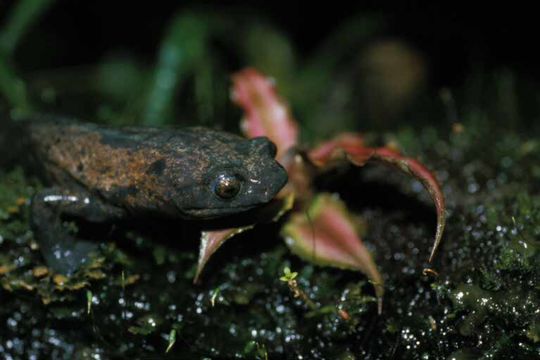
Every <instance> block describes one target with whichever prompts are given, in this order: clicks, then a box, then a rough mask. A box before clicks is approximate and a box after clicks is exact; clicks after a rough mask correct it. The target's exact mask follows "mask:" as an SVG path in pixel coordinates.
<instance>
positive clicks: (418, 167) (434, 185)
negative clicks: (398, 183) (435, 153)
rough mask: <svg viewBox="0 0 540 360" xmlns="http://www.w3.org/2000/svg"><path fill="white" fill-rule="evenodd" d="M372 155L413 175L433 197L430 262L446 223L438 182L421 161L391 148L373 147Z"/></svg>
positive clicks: (442, 197)
mask: <svg viewBox="0 0 540 360" xmlns="http://www.w3.org/2000/svg"><path fill="white" fill-rule="evenodd" d="M373 157H374V158H375V159H378V160H380V161H383V162H385V163H387V164H390V165H393V166H396V167H397V168H398V169H400V170H401V171H403V172H405V173H406V174H408V175H412V176H414V177H415V178H416V179H418V180H419V181H420V182H421V183H422V185H423V186H424V188H425V189H426V190H427V191H428V192H429V195H430V196H431V198H432V199H433V202H434V203H435V208H436V210H437V231H436V233H435V241H434V243H433V248H432V249H431V254H430V256H429V262H432V261H433V258H434V256H435V253H436V251H437V249H438V247H439V245H440V243H441V239H442V235H443V232H444V226H445V224H446V206H445V202H444V194H443V192H442V190H441V186H440V185H439V182H438V181H437V179H436V178H435V175H434V174H433V173H432V172H431V171H430V170H429V169H427V168H426V167H425V166H424V165H423V164H422V163H420V162H419V161H417V160H414V159H411V158H407V157H404V156H402V155H400V154H399V153H398V152H397V151H394V150H392V149H388V148H384V147H383V148H377V149H375V154H374V156H373Z"/></svg>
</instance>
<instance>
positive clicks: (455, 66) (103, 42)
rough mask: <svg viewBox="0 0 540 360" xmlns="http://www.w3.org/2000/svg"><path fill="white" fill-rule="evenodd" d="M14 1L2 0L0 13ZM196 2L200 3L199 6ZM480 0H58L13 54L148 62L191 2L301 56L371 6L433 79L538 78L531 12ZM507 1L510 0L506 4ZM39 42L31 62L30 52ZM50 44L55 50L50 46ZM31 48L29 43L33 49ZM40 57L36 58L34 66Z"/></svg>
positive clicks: (43, 61) (72, 61)
mask: <svg viewBox="0 0 540 360" xmlns="http://www.w3.org/2000/svg"><path fill="white" fill-rule="evenodd" d="M12 3H13V1H0V18H1V17H3V15H5V13H6V11H7V10H9V8H10V6H11V4H12ZM201 3H203V4H204V5H203V6H201ZM485 4H486V5H485V6H478V5H475V6H476V8H475V6H474V5H471V4H470V3H468V4H460V3H456V2H442V3H441V2H422V1H407V2H396V3H395V4H392V3H390V4H380V2H379V1H361V2H356V3H342V4H340V3H331V4H329V3H328V2H322V3H320V4H316V3H315V2H309V3H308V2H304V3H301V2H296V3H283V2H268V1H228V2H223V1H206V2H200V1H183V2H178V1H154V2H146V1H144V2H143V1H141V2H137V1H130V2H127V1H106V0H98V1H73V0H62V1H57V2H56V4H55V5H54V6H53V8H52V9H51V10H50V11H48V12H47V13H46V15H45V16H44V17H43V18H42V19H41V20H40V21H39V24H37V25H36V26H35V27H34V28H33V29H32V31H31V33H30V34H28V36H27V37H25V39H24V40H23V42H22V44H21V46H20V48H19V49H18V52H17V56H16V60H17V63H18V65H19V67H21V68H22V69H24V70H32V69H33V68H36V67H39V68H47V67H57V66H65V65H79V64H87V63H93V62H95V61H97V60H99V59H100V58H101V57H102V56H103V55H104V54H106V53H108V52H110V51H111V50H119V49H123V50H126V51H128V52H130V53H133V54H135V55H137V56H139V57H140V58H142V59H144V60H145V61H148V62H149V63H150V62H151V61H153V60H154V59H155V53H156V49H157V47H158V45H159V41H160V39H161V36H162V35H163V33H164V31H165V29H166V25H167V24H168V23H169V20H170V19H171V17H172V16H173V15H174V14H175V13H176V12H177V11H181V10H185V9H188V8H193V7H195V6H196V7H197V8H201V7H202V8H204V7H206V8H211V9H220V11H221V12H222V13H223V14H224V15H227V14H246V15H252V14H256V15H258V16H262V17H263V18H266V19H268V20H269V21H270V22H271V23H274V24H276V25H277V26H278V28H281V29H282V30H283V31H284V32H285V33H286V34H287V35H288V36H289V37H290V38H291V39H293V41H294V44H295V46H296V47H297V49H300V51H301V52H302V53H303V55H305V56H309V52H310V51H311V50H312V49H313V47H314V46H316V44H318V43H319V42H320V41H321V39H324V37H325V36H326V35H327V34H328V33H329V32H331V31H332V29H334V28H335V27H336V26H337V25H338V24H339V23H340V22H342V21H343V20H344V19H347V18H348V17H350V16H351V15H353V14H362V13H366V14H367V13H376V14H382V15H383V16H385V18H386V19H387V21H388V23H389V25H390V26H389V31H388V34H387V35H388V36H389V37H399V38H401V39H404V40H406V41H407V42H408V43H409V44H411V45H413V46H414V47H416V48H417V49H419V50H420V51H421V52H422V53H423V54H424V55H425V56H426V58H427V59H428V63H429V66H430V78H431V80H432V85H434V86H435V87H440V86H459V85H460V84H461V83H462V82H463V81H464V79H465V77H466V75H467V74H468V73H469V72H470V71H471V70H472V68H473V67H474V66H478V64H482V66H483V67H484V69H486V70H488V71H489V70H490V69H491V68H500V67H501V66H507V67H509V68H511V69H513V70H514V71H515V72H516V73H517V74H518V75H519V76H524V77H528V78H532V79H534V80H536V81H537V80H538V79H539V77H540V71H539V69H538V63H539V60H540V55H538V51H537V46H538V33H539V31H538V29H537V18H536V15H535V14H536V12H535V11H533V9H532V8H520V7H519V6H518V5H517V4H516V5H513V4H512V5H511V4H508V3H505V4H506V5H499V6H496V5H494V4H493V2H489V3H485ZM510 5H511V6H510ZM36 47H37V48H39V47H41V48H43V49H44V50H48V51H43V52H42V53H43V57H42V58H40V59H39V60H40V61H39V62H37V61H36V59H35V58H33V56H30V54H31V53H35V50H36ZM51 47H54V48H55V49H58V51H50V48H51ZM30 49H32V50H30ZM38 64H39V65H38Z"/></svg>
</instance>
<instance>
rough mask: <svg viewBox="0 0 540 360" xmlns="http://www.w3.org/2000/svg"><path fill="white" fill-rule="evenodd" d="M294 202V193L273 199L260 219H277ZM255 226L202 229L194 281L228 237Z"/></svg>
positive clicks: (289, 208)
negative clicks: (276, 199)
mask: <svg viewBox="0 0 540 360" xmlns="http://www.w3.org/2000/svg"><path fill="white" fill-rule="evenodd" d="M293 204H294V194H289V195H287V196H285V197H284V198H283V199H281V200H280V201H274V202H272V203H271V204H269V206H267V208H266V209H264V212H263V213H262V214H263V215H261V216H262V221H272V222H275V221H278V220H279V219H280V218H281V217H282V216H283V215H284V214H285V213H287V212H288V211H289V210H291V208H292V207H293ZM253 227H255V224H253V225H248V226H243V227H238V228H230V229H223V230H215V231H203V232H202V233H201V243H200V249H199V261H198V263H197V272H196V274H195V278H194V279H193V282H194V283H197V282H199V279H200V276H201V273H202V271H203V270H204V267H205V266H206V263H208V260H210V257H212V255H214V253H215V252H216V251H217V250H218V249H219V248H220V247H221V245H223V244H224V243H225V241H227V240H229V239H230V238H232V237H234V236H236V235H238V234H240V233H243V232H244V231H246V230H250V229H252V228H253Z"/></svg>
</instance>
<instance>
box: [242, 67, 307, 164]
mask: <svg viewBox="0 0 540 360" xmlns="http://www.w3.org/2000/svg"><path fill="white" fill-rule="evenodd" d="M232 80H233V88H232V93H231V97H232V100H233V102H234V103H235V104H237V105H238V106H240V107H241V108H242V109H243V110H244V118H243V120H242V125H241V128H242V131H243V133H244V135H245V136H246V137H248V138H253V137H257V136H266V137H268V138H269V139H270V140H271V141H272V142H274V143H275V144H276V146H277V148H278V154H277V159H278V161H279V159H280V158H281V157H282V156H283V154H284V153H285V152H286V151H287V150H289V149H290V148H292V147H293V146H296V144H297V142H298V124H297V123H296V121H295V120H294V118H293V117H292V115H291V111H290V109H289V106H288V105H287V103H286V102H285V100H283V99H282V98H281V97H279V95H278V94H277V92H276V89H275V86H274V83H273V81H272V80H271V79H269V78H267V77H266V76H264V75H262V74H261V73H260V72H258V71H257V70H255V69H252V68H247V69H244V70H242V71H240V72H238V73H236V74H234V75H233V76H232Z"/></svg>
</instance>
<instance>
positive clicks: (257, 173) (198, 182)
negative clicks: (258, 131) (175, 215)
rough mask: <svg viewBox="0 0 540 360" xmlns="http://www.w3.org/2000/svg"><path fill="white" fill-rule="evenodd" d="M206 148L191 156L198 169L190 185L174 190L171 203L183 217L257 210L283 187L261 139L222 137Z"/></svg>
mask: <svg viewBox="0 0 540 360" xmlns="http://www.w3.org/2000/svg"><path fill="white" fill-rule="evenodd" d="M227 136H228V134H227ZM208 144H209V143H208V142H206V143H205V145H204V146H203V147H201V148H199V149H198V150H196V151H194V153H193V156H194V157H195V159H194V160H195V162H197V163H198V164H199V165H198V166H197V167H196V168H197V169H196V170H195V171H193V173H192V174H191V179H190V180H191V181H189V182H188V183H186V182H185V181H183V184H182V185H181V186H178V187H177V194H176V196H175V199H174V202H175V205H176V208H177V209H178V210H179V211H180V212H181V213H182V215H183V216H184V217H187V218H193V219H214V218H220V217H226V216H231V215H235V214H238V213H241V212H245V211H248V210H251V209H254V208H257V207H261V206H263V205H264V204H267V203H268V202H270V201H271V200H272V199H273V198H274V197H275V195H276V194H277V193H278V192H279V191H280V190H281V188H282V187H283V186H284V185H285V184H286V183H287V179H288V177H287V172H286V171H285V169H284V168H283V167H282V166H281V165H280V164H279V163H278V162H277V161H276V160H275V159H274V157H275V155H276V147H275V145H274V144H273V143H272V142H270V141H269V140H268V139H267V138H265V137H260V138H254V139H251V140H246V139H243V138H240V137H236V136H234V137H232V136H231V138H230V139H228V138H226V136H225V135H224V137H223V138H221V139H219V141H217V140H216V138H215V137H214V139H213V141H212V142H211V145H208Z"/></svg>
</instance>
